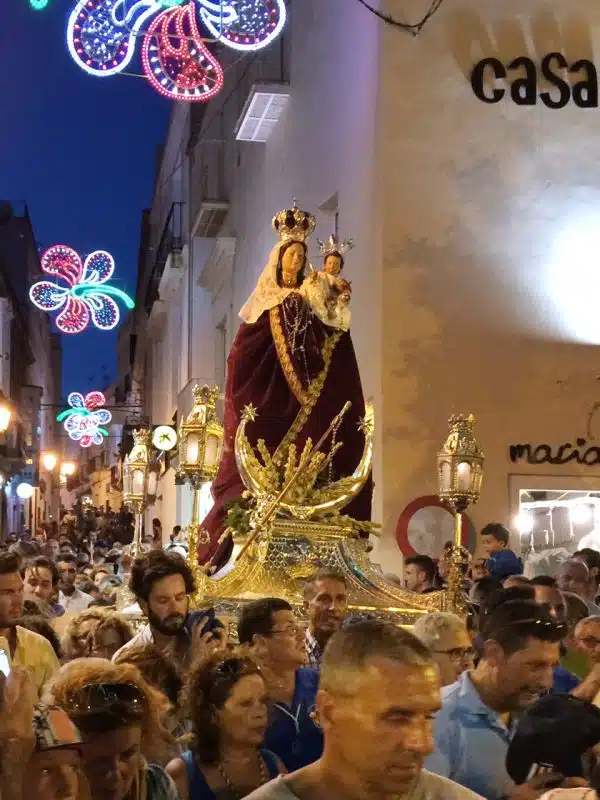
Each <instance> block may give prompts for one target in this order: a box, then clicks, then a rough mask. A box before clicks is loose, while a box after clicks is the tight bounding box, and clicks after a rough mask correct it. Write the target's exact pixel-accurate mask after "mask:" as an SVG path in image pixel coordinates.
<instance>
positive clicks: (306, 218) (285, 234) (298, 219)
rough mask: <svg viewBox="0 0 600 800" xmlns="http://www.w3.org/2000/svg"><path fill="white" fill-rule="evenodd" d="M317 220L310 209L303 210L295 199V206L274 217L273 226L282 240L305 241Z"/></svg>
mask: <svg viewBox="0 0 600 800" xmlns="http://www.w3.org/2000/svg"><path fill="white" fill-rule="evenodd" d="M316 225H317V220H316V219H315V218H314V217H313V215H312V214H311V213H309V212H308V211H301V210H300V209H299V208H298V206H297V205H296V200H295V199H294V205H293V208H284V209H283V211H280V212H279V214H276V215H275V216H274V217H273V227H274V228H275V230H276V231H277V235H278V236H279V238H280V239H281V241H282V242H290V241H293V242H303V241H304V240H305V239H308V237H309V236H310V235H311V233H312V232H313V231H314V229H315V227H316Z"/></svg>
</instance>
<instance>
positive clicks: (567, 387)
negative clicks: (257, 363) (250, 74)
mask: <svg viewBox="0 0 600 800" xmlns="http://www.w3.org/2000/svg"><path fill="white" fill-rule="evenodd" d="M401 5H402V7H400V6H401ZM426 5H427V3H423V2H420V1H417V0H414V2H409V3H402V4H400V3H398V2H396V0H390V2H389V3H388V7H389V10H390V12H392V13H394V14H396V15H397V16H400V14H401V12H402V13H403V18H406V19H418V18H419V17H420V16H422V14H423V10H424V8H425V6H426ZM475 9H477V10H475ZM561 26H564V30H565V33H564V35H563V34H561V33H560V30H561ZM384 27H385V30H384V36H383V45H382V46H383V48H384V49H383V57H382V63H383V64H384V68H383V71H382V78H381V81H382V83H381V106H380V117H379V135H380V147H379V158H380V162H379V170H378V175H379V178H380V183H379V189H380V201H381V208H382V209H383V210H382V214H381V219H382V226H383V228H382V234H383V248H384V252H383V287H384V292H383V309H384V312H383V350H382V356H383V364H384V369H383V443H384V444H383V475H384V480H383V495H384V497H383V522H384V525H385V530H386V542H387V544H388V545H391V542H392V537H393V530H394V527H395V522H396V519H397V517H398V514H399V512H400V511H401V510H402V508H403V507H404V505H405V504H406V503H407V502H408V501H410V500H412V499H414V498H415V497H418V496H419V495H422V494H428V493H433V492H434V491H435V454H436V451H437V449H438V448H439V446H440V444H441V443H442V441H443V440H444V438H445V435H446V418H447V416H448V415H449V414H450V413H453V412H472V413H474V414H475V415H476V417H477V427H476V433H477V438H478V440H479V442H480V444H481V445H482V446H483V447H484V449H485V452H486V456H487V463H486V471H485V478H484V487H483V495H482V498H481V501H480V504H479V506H478V507H477V508H476V510H475V512H474V517H475V521H476V522H477V523H479V524H482V523H484V522H486V521H489V520H490V519H492V518H493V519H500V520H508V517H509V476H510V475H511V474H514V473H521V472H528V473H529V474H533V475H536V476H540V480H541V482H542V483H543V481H544V480H545V479H546V478H547V477H549V476H558V477H562V476H577V475H585V476H587V477H588V479H589V480H587V482H586V485H585V487H584V486H582V488H592V487H594V488H596V489H598V488H600V469H599V468H598V467H595V468H593V467H592V468H591V467H578V466H576V465H573V464H569V465H567V466H564V467H552V466H537V467H527V466H526V465H519V466H516V465H513V464H511V463H510V461H509V458H508V446H509V444H511V443H521V442H530V441H531V442H535V443H537V444H539V443H543V442H544V443H549V444H555V445H559V444H561V443H563V442H565V441H573V440H574V439H575V438H576V437H577V436H585V430H586V418H587V414H588V411H589V409H590V405H591V404H592V403H593V402H594V401H595V400H596V399H600V392H599V391H598V389H599V388H600V384H599V383H598V379H597V376H598V375H600V369H599V368H600V358H599V352H598V348H597V347H595V346H594V345H596V344H599V343H600V324H599V323H600V316H598V315H596V313H595V310H596V309H597V308H598V306H599V304H600V292H599V291H598V289H599V288H600V286H599V284H598V278H596V277H595V276H596V275H600V259H599V254H600V224H598V223H599V222H600V213H599V209H600V135H599V132H600V109H579V108H577V107H576V106H575V105H568V106H567V107H566V108H564V109H560V110H551V109H548V108H546V107H545V106H543V105H541V104H538V105H537V106H535V107H518V106H516V105H514V104H513V103H512V102H511V101H510V100H504V101H502V102H501V103H499V104H497V105H487V104H484V103H482V102H480V101H479V100H477V99H476V97H475V96H474V94H473V92H472V90H471V86H470V83H469V80H468V77H465V76H466V75H467V76H468V74H469V70H470V68H471V66H472V65H473V64H474V63H476V62H477V61H478V60H479V59H481V58H483V57H486V56H488V55H489V56H497V57H499V58H500V59H501V60H502V61H503V62H506V61H509V60H510V59H511V58H512V57H515V56H518V55H530V56H532V57H533V58H534V59H536V60H539V59H541V58H542V56H543V55H545V54H546V53H548V52H552V51H554V50H562V51H563V52H564V53H565V55H566V56H567V58H568V60H569V61H570V62H571V61H574V60H576V59H578V58H585V57H588V58H589V57H590V54H591V50H592V48H591V44H590V42H595V44H596V51H597V53H598V59H599V61H598V64H599V65H600V47H598V38H599V36H600V8H597V7H596V8H594V4H592V3H589V1H588V0H569V2H567V1H566V0H543V2H542V1H541V0H540V1H539V2H538V0H531V1H530V2H528V3H527V4H525V5H524V4H523V3H521V2H515V1H514V0H478V2H477V3H471V4H470V8H469V6H467V5H463V6H462V7H461V6H456V5H455V4H454V3H446V4H444V5H443V6H442V8H441V9H440V11H439V13H438V14H437V15H436V16H435V17H434V18H433V19H432V20H431V21H430V23H429V24H428V25H427V27H426V28H425V29H424V31H423V32H422V34H421V35H420V36H419V37H417V38H412V37H411V36H410V35H407V34H405V33H403V32H402V31H399V30H396V29H394V28H391V27H390V26H384ZM596 316H597V319H596ZM380 419H381V414H380ZM596 432H597V434H598V437H599V439H600V425H599V426H596ZM385 549H387V548H385ZM393 549H394V546H392V550H393ZM390 552H391V551H390Z"/></svg>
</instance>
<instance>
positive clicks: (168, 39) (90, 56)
mask: <svg viewBox="0 0 600 800" xmlns="http://www.w3.org/2000/svg"><path fill="white" fill-rule="evenodd" d="M285 22H286V7H285V0H78V2H77V4H76V6H75V8H74V9H73V11H72V12H71V15H70V17H69V22H68V25H67V46H68V48H69V52H70V54H71V57H72V58H73V59H74V61H75V62H76V63H77V64H78V65H79V66H80V67H81V69H83V70H85V71H86V72H88V73H89V74H90V75H99V76H106V75H115V74H116V73H119V72H123V70H124V69H125V68H126V67H127V66H128V64H129V63H130V62H131V59H132V58H133V56H134V53H135V48H136V44H137V42H138V40H140V39H141V54H142V64H143V68H144V73H145V75H146V77H147V79H148V81H149V82H150V84H151V85H152V86H153V87H154V88H155V89H156V90H157V91H158V92H160V93H161V94H163V95H165V96H166V97H169V98H170V99H173V100H180V101H183V102H198V101H201V102H206V101H207V100H210V98H211V97H214V96H215V95H216V94H217V93H218V92H219V91H220V89H221V88H222V86H223V80H224V76H223V68H222V66H221V64H220V63H219V61H218V60H217V59H216V58H215V56H214V55H213V54H212V53H211V52H210V50H209V49H208V47H207V46H206V44H205V41H204V39H203V37H202V35H201V33H200V29H199V23H202V25H203V26H204V27H205V28H206V29H207V31H208V34H209V35H210V36H211V37H212V38H213V39H215V40H218V41H219V43H220V44H223V45H225V46H226V47H229V48H232V49H234V50H240V51H253V50H259V49H261V48H263V47H267V45H269V44H270V43H271V42H272V41H273V40H274V39H275V38H277V36H279V34H280V33H281V31H282V29H283V27H284V25H285Z"/></svg>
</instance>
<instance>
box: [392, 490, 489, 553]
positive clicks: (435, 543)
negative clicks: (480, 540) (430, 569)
mask: <svg viewBox="0 0 600 800" xmlns="http://www.w3.org/2000/svg"><path fill="white" fill-rule="evenodd" d="M462 533H463V541H462V543H463V545H464V546H465V547H468V548H469V550H471V552H473V551H474V550H475V547H476V544H477V543H476V538H477V537H476V532H475V527H474V525H473V523H472V522H471V520H470V518H469V517H468V515H467V514H464V515H463V531H462ZM453 539H454V516H453V514H452V512H451V511H450V510H449V509H448V507H447V506H446V505H445V504H444V503H443V502H442V501H441V500H440V498H439V497H438V496H437V495H426V496H424V497H418V498H416V500H412V501H411V502H410V503H409V504H408V505H407V506H405V508H404V509H403V511H402V513H401V514H400V516H399V517H398V522H397V523H396V541H397V542H398V547H399V548H400V551H401V552H402V555H403V556H404V557H405V558H410V556H416V555H417V554H419V555H426V556H430V557H431V558H434V559H436V558H441V556H442V553H443V551H444V545H445V544H446V542H451V541H453Z"/></svg>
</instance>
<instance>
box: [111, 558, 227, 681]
mask: <svg viewBox="0 0 600 800" xmlns="http://www.w3.org/2000/svg"><path fill="white" fill-rule="evenodd" d="M129 588H130V589H131V591H132V593H133V594H134V596H135V598H136V600H137V602H138V604H139V606H140V608H141V610H142V612H143V613H144V614H145V615H146V617H147V618H148V624H147V625H145V626H144V627H143V628H142V629H141V630H140V631H139V633H138V634H137V635H136V636H134V637H133V639H132V640H131V642H128V643H127V644H126V645H125V646H124V647H123V648H121V650H119V651H118V653H116V654H115V656H114V658H113V660H115V659H116V658H117V656H121V655H122V653H123V651H124V650H126V649H127V648H129V647H134V646H136V645H139V644H154V645H155V646H156V647H157V648H158V649H159V650H161V651H162V652H164V653H166V654H168V655H169V656H171V657H172V658H173V659H174V660H175V661H176V662H177V663H178V664H181V665H186V664H190V663H191V662H192V661H195V660H196V659H197V658H200V657H202V656H204V655H208V654H210V653H211V652H213V651H218V650H221V649H224V648H225V646H226V642H227V636H226V632H225V630H224V628H223V625H222V624H221V623H220V622H219V620H218V619H217V618H216V615H215V612H214V609H212V608H209V609H205V610H202V611H192V612H190V596H191V595H192V594H193V593H194V591H195V589H196V584H195V582H194V576H193V574H192V570H191V569H190V566H189V564H188V563H187V562H186V561H185V559H184V558H182V557H181V556H180V555H179V554H178V553H173V552H169V551H166V550H150V551H149V552H148V553H145V554H144V555H143V556H141V557H140V558H137V559H136V560H135V561H134V562H133V565H132V567H131V577H130V580H129Z"/></svg>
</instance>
